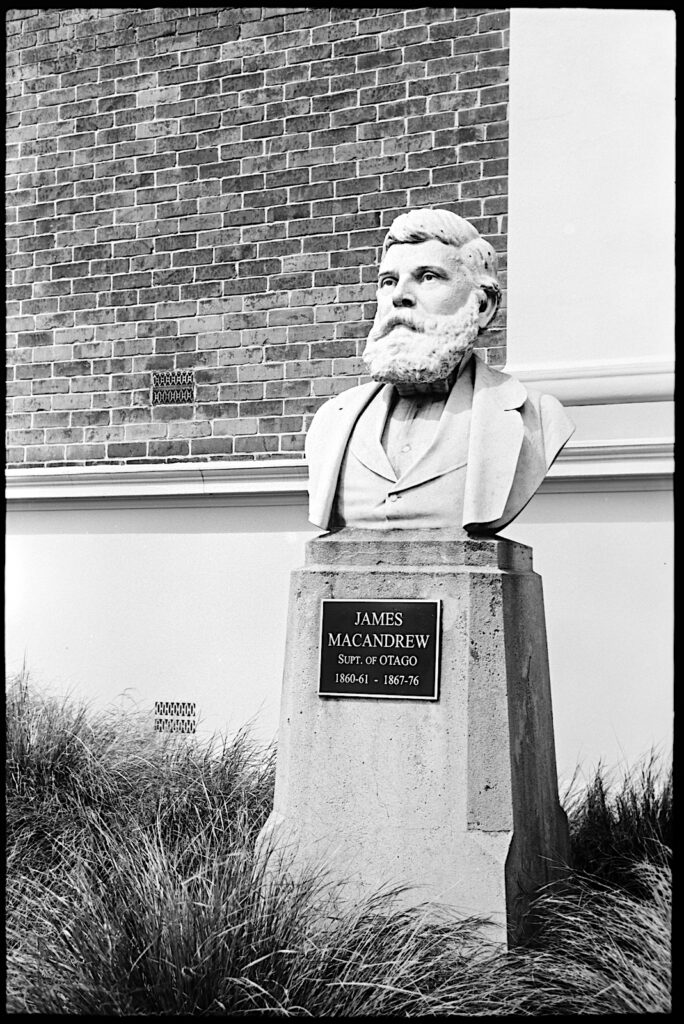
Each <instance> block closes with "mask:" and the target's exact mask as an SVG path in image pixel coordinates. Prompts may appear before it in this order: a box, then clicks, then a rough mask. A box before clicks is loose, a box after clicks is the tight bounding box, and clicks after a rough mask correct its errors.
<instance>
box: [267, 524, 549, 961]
mask: <svg viewBox="0 0 684 1024" xmlns="http://www.w3.org/2000/svg"><path fill="white" fill-rule="evenodd" d="M323 598H342V599H347V600H349V599H359V600H368V599H376V600H387V599H404V600H417V599H420V598H427V599H432V600H434V599H439V600H441V602H442V653H441V682H440V697H439V700H438V701H437V702H428V701H410V700H401V699H396V700H383V699H373V698H356V699H349V698H344V697H343V698H331V697H327V698H321V697H319V696H318V693H317V690H318V666H319V629H320V607H321V600H322V599H323ZM287 635H288V640H287V650H286V659H285V672H284V682H283V694H282V706H281V719H280V729H279V740H278V768H277V779H276V792H275V803H274V810H273V813H272V815H271V818H270V819H269V821H268V822H267V824H266V826H265V828H264V831H263V833H262V840H263V841H264V843H265V844H266V845H269V846H271V847H272V848H273V849H274V850H275V851H280V852H283V853H286V854H287V856H288V857H291V858H293V863H294V865H295V866H296V869H300V868H302V867H304V866H305V865H309V864H319V865H323V866H324V867H325V868H326V870H327V872H328V875H329V877H330V878H331V879H332V880H334V881H339V882H343V883H344V885H343V888H342V891H343V892H344V893H345V894H346V896H347V897H348V898H349V899H352V900H353V899H355V898H357V897H358V896H360V895H363V894H370V893H371V892H373V891H375V890H378V889H380V888H382V887H386V886H394V885H404V886H409V887H410V888H409V889H407V891H406V892H405V893H404V896H403V900H404V902H406V903H407V904H417V903H422V902H424V901H426V900H427V901H431V902H435V903H440V904H442V905H446V906H448V907H450V908H451V909H452V910H453V911H455V912H456V913H458V914H460V915H464V916H466V915H482V916H486V917H487V918H489V919H491V921H492V922H493V926H492V928H491V929H489V934H490V935H491V936H493V937H495V938H497V939H499V940H502V941H504V940H505V937H506V933H507V932H508V938H509V940H510V941H513V942H514V941H516V940H518V939H519V938H520V937H521V934H522V931H521V929H522V923H521V918H522V915H523V913H524V910H525V908H526V905H527V898H528V894H529V893H530V892H531V891H533V890H534V889H535V888H536V887H537V886H539V885H541V884H544V883H545V882H547V881H549V880H550V879H551V878H552V877H554V875H555V874H556V873H557V872H558V870H559V867H560V866H561V865H562V864H563V863H565V862H567V856H568V850H567V823H566V820H565V815H564V813H563V812H562V810H561V809H560V806H559V803H558V795H557V780H556V767H555V753H554V742H553V724H552V715H551V697H550V689H549V675H548V661H547V652H546V634H545V626H544V609H543V600H542V589H541V579H540V578H539V576H537V575H536V574H535V573H534V572H533V571H532V552H531V550H530V549H529V548H527V547H525V546H524V545H520V544H515V543H513V542H510V541H505V540H493V539H486V540H472V539H468V538H467V537H465V535H463V534H461V533H460V531H454V533H453V534H449V533H446V534H445V533H443V532H442V531H425V530H421V531H415V532H414V531H406V530H401V531H396V532H395V533H392V532H391V531H387V532H385V533H383V535H382V536H378V535H377V534H375V535H373V537H372V538H371V539H369V538H368V533H367V532H366V531H351V530H341V531H339V532H337V533H332V534H328V535H325V536H322V537H319V538H316V539H314V540H312V541H310V542H309V544H308V545H307V564H306V566H305V568H303V569H300V570H298V571H296V572H294V573H293V574H292V579H291V591H290V607H289V621H288V631H287ZM266 845H265V846H264V847H262V848H264V849H265V848H266Z"/></svg>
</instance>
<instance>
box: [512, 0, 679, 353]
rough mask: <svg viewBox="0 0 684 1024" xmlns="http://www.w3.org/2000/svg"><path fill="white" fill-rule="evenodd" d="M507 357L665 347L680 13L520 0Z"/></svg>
mask: <svg viewBox="0 0 684 1024" xmlns="http://www.w3.org/2000/svg"><path fill="white" fill-rule="evenodd" d="M510 53H511V56H510V108H509V121H510V153H509V157H510V163H509V197H510V198H509V239H508V267H509V270H508V364H509V366H511V367H512V366H516V367H518V366H524V365H525V366H526V365H533V364H554V363H563V362H567V361H569V362H572V363H575V364H577V363H581V362H592V361H598V362H599V363H604V362H605V361H607V360H616V361H620V362H624V361H630V360H640V359H647V360H656V359H660V358H665V359H671V358H672V356H673V327H674V139H675V136H674V126H675V121H674V96H675V15H674V11H667V10H661V11H658V10H650V11H649V10H611V9H587V8H563V9H559V8H544V9H540V8H513V9H512V12H511V50H510Z"/></svg>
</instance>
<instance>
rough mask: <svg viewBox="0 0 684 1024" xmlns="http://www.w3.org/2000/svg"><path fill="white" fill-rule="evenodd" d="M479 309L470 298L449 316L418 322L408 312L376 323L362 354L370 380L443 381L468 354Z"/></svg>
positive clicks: (426, 382) (389, 316)
mask: <svg viewBox="0 0 684 1024" xmlns="http://www.w3.org/2000/svg"><path fill="white" fill-rule="evenodd" d="M479 311H480V303H479V300H478V297H477V295H476V294H475V293H474V292H473V293H472V294H471V295H470V297H469V298H468V300H467V301H466V303H465V304H464V305H463V306H462V307H461V309H459V311H458V312H457V313H454V314H452V315H451V316H431V317H426V318H424V319H423V318H421V317H418V316H416V315H415V314H414V313H412V312H411V310H409V309H402V310H396V311H395V312H393V313H390V314H389V315H388V316H386V317H385V318H384V319H383V320H380V321H378V319H377V317H376V320H375V323H374V324H373V327H372V328H371V331H370V334H369V335H368V342H367V344H366V348H365V350H364V352H363V360H364V362H365V363H366V366H367V367H368V371H369V373H370V375H371V377H372V378H373V380H379V381H384V382H385V383H387V384H431V383H433V382H434V381H437V380H444V379H445V378H447V377H448V376H449V374H450V373H451V372H452V371H453V370H455V369H456V367H457V366H458V365H459V363H460V362H461V360H462V359H463V358H464V356H466V355H468V354H469V353H470V351H471V350H472V348H473V346H474V344H475V341H476V339H477V336H478V334H479V330H480V327H479V321H478V314H479Z"/></svg>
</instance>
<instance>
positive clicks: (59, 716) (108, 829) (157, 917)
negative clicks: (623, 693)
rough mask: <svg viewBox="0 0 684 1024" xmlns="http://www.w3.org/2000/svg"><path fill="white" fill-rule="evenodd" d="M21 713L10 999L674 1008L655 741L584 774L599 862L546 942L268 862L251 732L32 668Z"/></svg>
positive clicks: (102, 1005) (663, 797)
mask: <svg viewBox="0 0 684 1024" xmlns="http://www.w3.org/2000/svg"><path fill="white" fill-rule="evenodd" d="M6 728H7V852H8V870H7V925H6V927H7V949H8V961H7V964H8V966H7V991H8V999H7V1009H8V1011H9V1012H13V1013H17V1012H30V1013H36V1012H42V1013H64V1014H72V1013H77V1014H78V1013H93V1014H110V1015H129V1014H170V1015H177V1014H191V1015H192V1014H209V1015H214V1014H216V1015H225V1014H232V1015H238V1016H243V1015H254V1014H268V1015H278V1016H328V1015H330V1016H356V1015H370V1014H375V1015H390V1014H395V1015H399V1016H419V1015H454V1014H470V1015H476V1016H478V1015H484V1014H489V1015H504V1014H511V1013H521V1014H526V1015H535V1014H543V1013H554V1014H574V1013H609V1012H617V1013H625V1012H668V1010H669V985H670V981H669V935H670V923H669V913H670V910H669V908H670V882H669V858H668V852H667V848H666V846H665V843H666V840H667V839H668V837H669V835H670V832H669V829H670V828H671V780H670V779H669V777H668V778H666V779H665V781H664V782H663V781H662V779H661V776H659V774H658V767H657V765H656V763H655V761H654V760H651V762H650V763H649V765H647V766H646V769H645V771H646V775H644V774H643V772H642V774H641V775H639V776H632V777H631V780H630V781H625V782H624V784H618V785H617V786H616V785H614V784H609V783H608V782H607V781H606V778H605V772H604V771H603V770H602V769H600V770H599V771H598V772H597V775H596V778H595V779H594V780H592V782H591V783H590V784H589V786H588V787H587V789H586V791H585V792H580V791H578V790H575V791H574V792H573V794H572V797H571V798H570V799H569V801H568V812H569V818H570V825H571V835H572V842H573V847H574V849H575V854H576V856H577V859H578V862H579V866H580V872H579V873H578V874H575V875H573V876H572V877H571V878H570V880H568V881H567V882H566V884H565V885H564V887H563V889H562V890H560V889H549V890H548V891H547V892H545V893H542V894H541V895H540V896H539V898H538V899H537V900H536V902H535V904H534V913H535V916H536V917H537V919H538V920H539V921H540V930H539V932H538V934H537V935H536V937H535V940H534V944H533V945H530V946H529V947H528V948H524V949H519V950H515V951H514V952H511V953H509V954H502V953H501V951H500V950H499V949H497V948H496V947H490V946H488V945H487V944H486V943H485V942H484V940H483V939H482V935H481V932H479V931H478V928H477V925H478V922H477V921H474V920H468V921H456V920H454V919H453V918H451V917H449V916H448V914H447V913H446V911H445V913H444V916H443V919H441V920H438V921H435V918H434V914H433V915H431V916H429V917H428V916H427V915H426V914H425V913H423V911H422V910H421V908H417V909H414V910H412V911H405V910H400V909H398V903H397V902H396V896H397V895H398V894H397V893H392V892H387V893H380V894H377V895H376V896H375V897H373V898H371V899H369V900H366V901H365V902H363V903H362V904H359V905H357V906H355V907H353V908H351V909H347V910H345V911H344V912H342V913H340V912H338V911H337V910H336V909H335V908H336V904H335V902H334V890H332V889H331V887H330V886H329V885H328V883H327V882H326V879H325V877H324V876H323V875H321V874H311V875H310V876H309V877H301V876H299V877H298V878H296V879H293V878H292V877H290V876H288V875H287V873H285V872H284V873H282V874H280V875H278V876H277V877H276V878H275V879H274V878H273V876H272V875H269V876H268V877H265V876H264V874H263V869H262V866H261V861H260V860H259V859H257V858H255V855H254V843H255V840H256V836H257V834H258V832H259V830H260V828H261V826H262V825H263V823H264V822H265V820H266V817H267V815H268V813H269V811H270V807H271V801H272V790H273V781H274V780H273V776H274V764H273V751H272V750H265V751H264V750H259V749H258V748H256V747H255V745H254V744H253V743H252V742H251V741H250V739H249V737H248V736H247V735H245V734H243V735H240V736H238V737H237V738H236V739H234V740H233V741H232V742H230V743H224V744H221V745H218V744H217V745H215V746H214V748H213V749H211V750H205V749H202V748H200V747H198V746H196V745H195V744H194V743H193V742H192V741H191V740H188V738H187V737H167V736H159V737H154V738H153V739H152V740H151V739H150V736H149V733H148V732H146V730H145V729H143V724H142V723H141V722H140V721H138V720H136V719H135V718H131V717H130V716H123V715H118V716H117V715H108V716H107V715H99V716H98V715H96V714H94V713H92V712H88V711H87V710H85V709H84V708H82V707H77V706H74V705H72V704H70V703H68V702H58V701H55V700H51V699H44V698H41V697H40V696H39V695H38V694H37V693H36V692H34V690H33V688H32V687H30V686H29V685H28V682H27V679H26V677H25V676H22V677H20V678H19V679H15V680H13V681H11V682H10V684H9V686H8V688H7V726H6ZM599 778H601V780H602V781H601V789H600V793H601V794H602V795H601V798H600V800H599V799H598V798H597V797H596V793H597V792H599V788H598V780H599ZM635 780H636V781H635ZM616 864H617V865H618V868H617V869H616V868H615V865H616ZM616 870H617V875H616V873H615V872H616ZM326 908H328V909H327V911H326Z"/></svg>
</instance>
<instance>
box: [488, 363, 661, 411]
mask: <svg viewBox="0 0 684 1024" xmlns="http://www.w3.org/2000/svg"><path fill="white" fill-rule="evenodd" d="M504 372H505V373H510V374H511V376H512V377H517V379H518V380H520V381H522V382H523V383H524V384H529V385H530V386H531V387H533V388H535V389H536V390H537V391H542V392H547V393H549V394H551V395H555V396H556V398H558V399H560V401H561V402H562V403H563V405H569V406H573V405H616V404H621V403H629V402H669V401H672V400H673V398H674V364H673V362H672V361H671V360H633V361H631V362H614V361H608V362H592V363H579V364H578V363H576V362H575V363H554V364H548V365H544V366H541V365H524V364H522V363H521V364H511V366H506V367H505V369H504Z"/></svg>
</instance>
